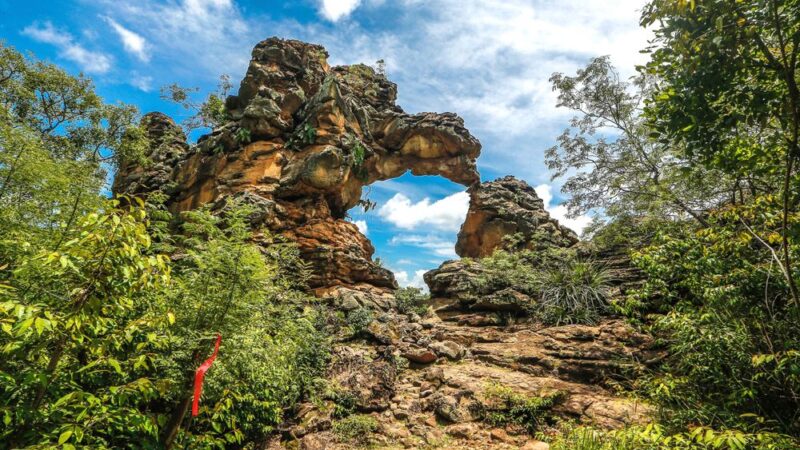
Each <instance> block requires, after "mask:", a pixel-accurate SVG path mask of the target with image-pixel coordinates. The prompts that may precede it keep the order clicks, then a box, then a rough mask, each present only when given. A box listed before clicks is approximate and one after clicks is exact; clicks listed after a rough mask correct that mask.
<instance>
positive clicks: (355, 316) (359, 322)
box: [347, 308, 375, 335]
mask: <svg viewBox="0 0 800 450" xmlns="http://www.w3.org/2000/svg"><path fill="white" fill-rule="evenodd" d="M374 319H375V317H374V316H373V314H372V311H371V310H370V309H368V308H358V309H354V310H353V311H351V312H350V314H348V315H347V325H348V326H349V327H350V329H352V330H353V334H354V335H359V334H361V333H363V332H364V331H365V330H366V329H367V327H368V326H369V324H370V323H372V321H373V320H374Z"/></svg>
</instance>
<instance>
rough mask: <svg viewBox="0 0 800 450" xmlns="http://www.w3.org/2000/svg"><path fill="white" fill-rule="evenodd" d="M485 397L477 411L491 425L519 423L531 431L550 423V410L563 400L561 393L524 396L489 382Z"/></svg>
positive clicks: (518, 424)
mask: <svg viewBox="0 0 800 450" xmlns="http://www.w3.org/2000/svg"><path fill="white" fill-rule="evenodd" d="M484 396H485V398H486V400H485V401H484V402H483V403H482V404H481V405H480V406H479V407H478V410H477V411H476V412H477V415H478V417H480V418H481V420H483V421H484V422H486V423H488V424H490V425H492V426H500V427H503V426H508V425H515V426H519V427H522V428H524V429H525V430H527V431H528V432H529V433H534V432H536V430H537V429H539V428H540V427H541V426H542V425H544V424H548V423H551V422H552V421H553V414H552V412H551V409H552V408H553V406H555V405H557V404H558V403H560V402H561V401H562V400H563V399H564V395H563V393H561V392H555V393H552V394H548V395H544V396H541V397H533V396H525V395H522V394H517V393H515V392H514V391H513V390H512V389H511V388H509V387H506V386H503V385H501V384H492V385H490V386H489V387H488V388H486V390H485V391H484Z"/></svg>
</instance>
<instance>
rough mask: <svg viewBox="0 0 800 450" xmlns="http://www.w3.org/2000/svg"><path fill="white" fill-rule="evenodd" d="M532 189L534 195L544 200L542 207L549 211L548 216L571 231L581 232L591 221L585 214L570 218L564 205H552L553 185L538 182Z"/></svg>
mask: <svg viewBox="0 0 800 450" xmlns="http://www.w3.org/2000/svg"><path fill="white" fill-rule="evenodd" d="M534 190H536V195H538V196H539V198H541V199H542V201H543V202H544V209H545V210H547V212H549V213H550V216H551V217H553V218H554V219H556V220H558V221H559V223H561V224H562V225H564V226H566V227H567V228H569V229H571V230H572V231H574V232H576V233H578V234H581V233H583V230H584V228H586V227H587V226H588V225H589V224H590V223H592V218H591V217H589V216H587V215H585V214H582V215H580V216H578V217H573V218H570V217H567V207H566V206H565V205H563V204H561V205H553V204H552V201H553V187H552V186H550V185H549V184H540V185H539V186H536V187H535V188H534Z"/></svg>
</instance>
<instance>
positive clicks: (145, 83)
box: [130, 72, 153, 92]
mask: <svg viewBox="0 0 800 450" xmlns="http://www.w3.org/2000/svg"><path fill="white" fill-rule="evenodd" d="M130 84H131V86H133V87H135V88H137V89H139V90H141V91H144V92H150V91H151V90H153V77H151V76H147V75H139V74H138V73H135V72H134V73H133V74H132V75H131V81H130Z"/></svg>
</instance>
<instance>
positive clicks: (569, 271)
mask: <svg viewBox="0 0 800 450" xmlns="http://www.w3.org/2000/svg"><path fill="white" fill-rule="evenodd" d="M610 281H611V277H610V274H609V272H608V271H607V270H606V269H605V268H604V267H602V266H600V265H598V264H596V263H593V262H591V261H580V260H568V261H566V262H565V263H562V264H559V265H557V266H555V267H553V268H550V269H548V270H546V271H544V273H543V275H542V276H541V278H539V280H538V283H539V284H540V286H541V287H540V290H539V303H538V305H537V311H538V314H539V316H540V318H541V319H542V320H543V321H545V322H547V323H553V324H556V325H559V324H563V323H593V322H595V321H596V320H597V319H598V317H599V315H600V313H601V312H602V311H604V310H605V309H606V307H607V304H608V297H609V289H610Z"/></svg>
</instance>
